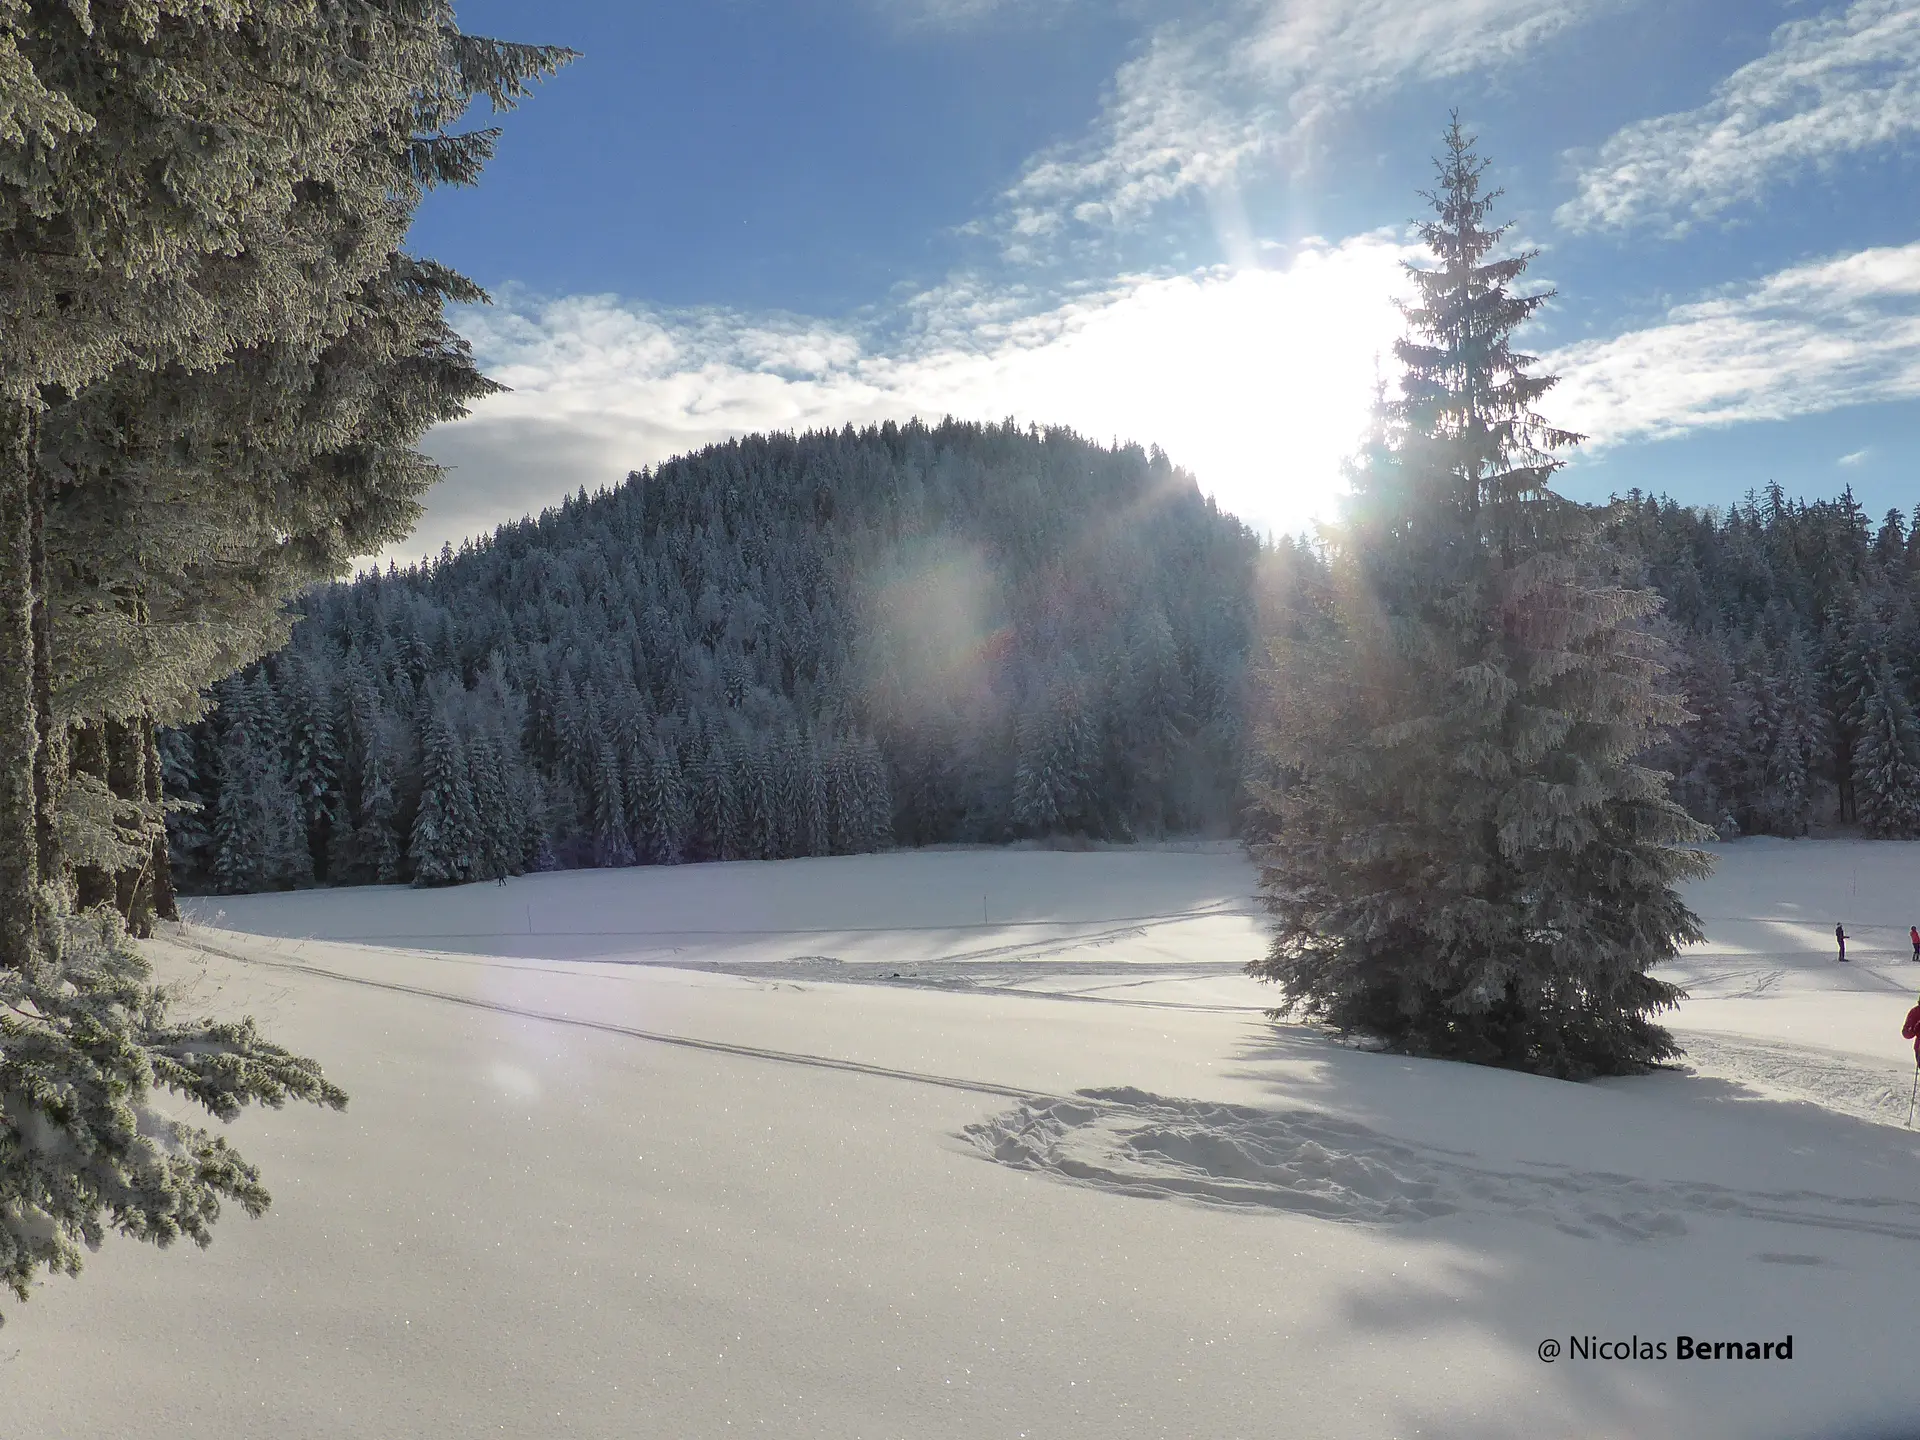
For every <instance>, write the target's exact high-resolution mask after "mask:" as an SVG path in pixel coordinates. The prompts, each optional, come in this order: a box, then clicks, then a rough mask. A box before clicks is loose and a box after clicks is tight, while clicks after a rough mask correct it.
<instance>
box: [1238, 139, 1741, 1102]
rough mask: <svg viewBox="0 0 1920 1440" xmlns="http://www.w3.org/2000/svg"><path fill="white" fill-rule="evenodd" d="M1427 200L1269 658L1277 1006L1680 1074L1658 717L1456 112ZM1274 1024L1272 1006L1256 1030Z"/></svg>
mask: <svg viewBox="0 0 1920 1440" xmlns="http://www.w3.org/2000/svg"><path fill="white" fill-rule="evenodd" d="M1445 144H1446V148H1445V153H1444V155H1443V156H1442V157H1441V158H1440V159H1439V160H1438V161H1437V162H1436V163H1437V168H1438V172H1439V185H1438V187H1437V189H1436V190H1435V191H1434V192H1433V193H1431V194H1429V195H1427V196H1426V198H1427V199H1428V200H1429V201H1430V203H1431V205H1432V207H1433V210H1434V212H1435V218H1434V219H1431V220H1429V221H1427V222H1426V223H1425V224H1424V225H1423V226H1422V227H1421V235H1422V238H1423V240H1424V241H1425V243H1426V245H1427V246H1428V248H1429V250H1430V251H1431V253H1432V255H1433V257H1434V260H1435V264H1434V265H1432V266H1431V267H1429V268H1421V267H1417V266H1411V265H1410V266H1409V270H1410V274H1411V278H1412V280H1413V283H1414V285H1415V288H1416V292H1417V299H1416V300H1415V302H1414V303H1413V304H1412V305H1410V306H1409V307H1408V309H1407V311H1406V315H1407V321H1408V328H1409V331H1410V335H1409V337H1408V338H1407V339H1404V340H1402V341H1401V342H1400V343H1399V344H1398V345H1397V346H1396V354H1397V356H1398V357H1399V360H1400V362H1401V364H1402V366H1403V369H1404V374H1403V378H1402V380H1401V398H1400V399H1399V400H1397V401H1393V402H1391V403H1389V404H1388V405H1386V406H1385V407H1384V409H1383V413H1382V414H1381V416H1380V417H1379V421H1378V425H1379V429H1380V431H1381V434H1382V439H1383V441H1384V443H1383V444H1380V445H1376V446H1374V447H1370V450H1369V451H1368V452H1366V454H1365V455H1364V456H1363V460H1362V462H1361V463H1359V464H1357V465H1356V467H1355V470H1354V473H1353V487H1354V495H1353V499H1352V500H1351V502H1350V504H1349V509H1348V513H1347V516H1346V518H1345V520H1344V522H1343V523H1342V524H1341V525H1340V526H1339V527H1338V528H1337V529H1335V530H1333V531H1331V532H1330V534H1329V537H1328V538H1329V543H1330V557H1329V561H1330V569H1331V573H1330V595H1331V603H1330V605H1329V607H1328V610H1327V611H1326V613H1324V614H1322V615H1318V616H1311V615H1310V616H1305V617H1300V619H1299V621H1298V623H1297V624H1296V625H1294V626H1293V627H1291V629H1290V630H1287V631H1283V632H1282V633H1280V634H1278V635H1272V636H1270V637H1269V649H1270V653H1271V657H1272V659H1271V666H1270V672H1269V674H1268V675H1267V676H1266V677H1265V689H1264V693H1265V694H1267V695H1268V696H1269V697H1271V698H1270V699H1269V701H1268V706H1267V708H1266V709H1264V710H1263V712H1262V713H1261V715H1260V717H1259V721H1260V726H1259V728H1260V731H1261V740H1260V743H1262V744H1263V745H1264V747H1265V748H1266V749H1267V750H1268V752H1269V758H1270V763H1271V764H1272V765H1273V767H1274V769H1275V771H1276V772H1277V773H1279V774H1282V775H1284V776H1285V777H1286V783H1285V785H1284V787H1283V788H1282V789H1280V790H1278V791H1274V790H1269V791H1268V793H1267V794H1266V795H1265V796H1264V797H1263V799H1262V802H1261V803H1263V804H1264V805H1266V806H1267V807H1268V810H1269V814H1268V816H1267V820H1268V823H1269V824H1270V827H1271V830H1272V833H1273V837H1274V838H1273V839H1272V840H1271V841H1270V842H1269V843H1267V844H1265V845H1263V846H1261V847H1260V849H1259V851H1258V855H1259V860H1260V864H1261V871H1262V874H1261V881H1262V888H1263V891H1264V894H1265V898H1266V902H1267V905H1268V908H1269V910H1270V912H1271V913H1272V915H1273V917H1274V921H1275V925H1274V938H1273V943H1272V948H1271V950H1270V952H1269V954H1268V956H1267V957H1266V958H1265V959H1264V960H1261V961H1258V962H1255V964H1253V965H1252V966H1251V967H1249V968H1250V970H1251V972H1252V973H1253V974H1255V975H1256V976H1258V977H1259V978H1262V979H1266V980H1271V981H1273V982H1275V983H1276V984H1277V985H1278V986H1279V987H1280V990H1281V993H1282V996H1283V997H1284V1005H1283V1007H1282V1009H1283V1010H1286V1009H1293V1010H1297V1011H1299V1012H1302V1013H1304V1014H1306V1015H1308V1016H1312V1017H1318V1018H1321V1019H1324V1020H1327V1021H1329V1022H1331V1023H1333V1024H1335V1025H1336V1026H1339V1027H1341V1028H1345V1029H1363V1030H1367V1031H1371V1032H1374V1033H1377V1034H1379V1035H1382V1036H1384V1037H1386V1038H1387V1039H1388V1040H1389V1042H1390V1043H1392V1044H1394V1045H1396V1046H1398V1047H1400V1048H1402V1049H1405V1050H1409V1051H1414V1052H1420V1053H1427V1054H1433V1055H1438V1056H1446V1057H1453V1058H1459V1059H1464V1060H1471V1061H1477V1062H1481V1063H1491V1064H1501V1065H1508V1066H1513V1067H1517V1068H1523V1069H1529V1070H1535V1071H1539V1072H1541V1073H1546V1074H1554V1075H1562V1076H1570V1077H1578V1076H1586V1075H1592V1074H1596V1073H1618V1072H1626V1071H1633V1070H1636V1069H1640V1068H1643V1067H1645V1066H1647V1065H1649V1064H1652V1063H1654V1062H1657V1061H1659V1060H1661V1059H1663V1058H1665V1057H1667V1056H1669V1055H1672V1054H1673V1053H1675V1051H1674V1045H1673V1042H1672V1040H1671V1038H1670V1037H1669V1036H1668V1035H1667V1034H1666V1032H1665V1031H1664V1030H1662V1029H1661V1028H1660V1027H1659V1026H1658V1025H1657V1024H1655V1023H1654V1021H1653V1018H1652V1017H1653V1016H1654V1015H1656V1014H1657V1013H1658V1012H1659V1011H1661V1010H1662V1009H1665V1008H1667V1007H1670V1006H1671V1005H1672V1004H1673V1003H1674V1002H1675V999H1676V998H1677V995H1678V992H1677V991H1676V990H1675V988H1674V987H1673V986H1671V985H1668V984H1666V983H1665V982H1663V981H1660V980H1656V979H1655V978H1653V977H1652V976H1651V975H1650V974H1649V973H1648V972H1649V970H1650V969H1651V967H1653V966H1654V965H1656V964H1658V963H1660V962H1662V961H1664V960H1667V959H1669V958H1671V957H1672V955H1673V954H1674V953H1675V951H1676V949H1677V948H1678V947H1679V946H1680V945H1682V944H1685V943H1687V942H1689V941H1691V940H1694V939H1697V938H1698V937H1699V934H1700V929H1699V924H1698V921H1697V920H1696V919H1695V917H1694V916H1693V914H1692V913H1691V912H1690V911H1689V910H1688V909H1687V908H1686V906H1685V904H1684V903H1683V902H1682V900H1681V898H1680V896H1679V895H1678V893H1677V892H1676V890H1675V888H1674V887H1675V884H1676V882H1678V881H1680V880H1682V879H1686V878H1689V877H1692V876H1696V875H1700V874H1703V873H1705V870H1706V868H1707V861H1706V859H1705V857H1704V856H1703V855H1702V854H1701V852H1699V851H1696V850H1693V849H1690V848H1688V847H1689V845H1690V844H1691V843H1693V842H1695V841H1697V840H1698V839H1700V838H1701V837H1702V834H1703V832H1702V831H1701V829H1700V828H1699V827H1698V826H1697V825H1696V824H1695V823H1694V822H1692V821H1690V820H1689V819H1688V818H1687V817H1686V815H1685V813H1684V812H1683V811H1682V810H1681V809H1680V807H1679V806H1678V805H1676V804H1675V803H1674V802H1673V801H1672V799H1671V798H1669V796H1668V795H1667V790H1666V783H1667V782H1666V778H1665V777H1664V776H1662V775H1660V774H1658V773H1656V772H1653V771H1650V770H1648V769H1646V768H1644V767H1642V766H1640V765H1638V764H1636V763H1635V757H1636V756H1638V755H1640V754H1641V753H1643V752H1644V751H1645V750H1646V749H1647V748H1648V746H1649V743H1650V742H1651V740H1652V739H1653V738H1654V736H1655V735H1656V733H1657V732H1658V731H1659V729H1661V728H1662V727H1663V726H1667V725H1671V724H1673V723H1675V722H1677V721H1678V720H1679V719H1680V718H1681V717H1682V714H1683V712H1682V711H1681V710H1680V708H1679V706H1678V703H1677V702H1676V701H1674V700H1673V699H1671V698H1670V697H1668V696H1666V695H1664V694H1663V693H1662V691H1661V688H1660V685H1659V681H1658V675H1659V664H1658V661H1659V656H1658V649H1657V646H1656V644H1655V643H1654V641H1653V638H1652V636H1651V634H1650V633H1649V631H1648V630H1647V628H1646V626H1645V624H1644V623H1643V622H1644V621H1645V620H1646V618H1647V617H1648V616H1650V615H1651V614H1652V613H1653V612H1654V610H1655V609H1656V607H1657V604H1658V601H1657V597H1655V596H1654V595H1653V594H1652V593H1651V592H1648V591H1644V590H1635V589H1632V588H1629V587H1628V586H1626V585H1624V584H1621V583H1619V581H1618V578H1617V575H1616V573H1615V572H1616V566H1615V564H1614V562H1613V561H1612V560H1611V558H1610V556H1609V555H1608V553H1607V552H1606V550H1605V548H1604V545H1603V544H1602V540H1601V526H1600V524H1599V523H1598V519H1597V517H1595V516H1593V515H1591V514H1590V513H1588V512H1587V511H1585V510H1584V509H1583V508H1582V507H1578V506H1575V505H1573V504H1572V503H1570V502H1568V501H1566V500H1564V499H1562V498H1561V497H1559V496H1558V495H1556V494H1555V493H1554V492H1553V491H1552V489H1551V488H1550V485H1549V481H1550V479H1551V476H1552V474H1553V472H1554V470H1555V469H1556V468H1558V465H1559V464H1560V462H1559V461H1558V460H1557V459H1556V458H1555V456H1554V454H1553V452H1554V451H1556V450H1558V449H1561V448H1563V447H1565V446H1567V445H1569V444H1571V443H1573V442H1574V441H1575V440H1577V438H1578V437H1576V436H1574V435H1571V434H1569V433H1567V432H1565V431H1562V430H1558V429H1556V428H1554V427H1552V426H1550V425H1548V424H1546V423H1545V422H1544V421H1543V420H1541V419H1540V418H1539V417H1538V415H1537V414H1536V413H1535V412H1534V409H1533V405H1534V402H1535V401H1536V400H1537V399H1538V398H1539V397H1540V396H1541V395H1542V394H1543V393H1544V392H1545V391H1546V390H1547V389H1548V388H1549V387H1550V386H1551V385H1552V383H1553V380H1552V377H1548V376H1535V375H1532V374H1530V373H1529V371H1530V367H1531V366H1532V364H1533V363H1534V362H1533V359H1532V357H1530V356H1526V355H1523V354H1520V353H1518V352H1516V351H1515V350H1514V349H1513V348H1512V346H1511V344H1510V337H1511V336H1512V333H1513V331H1514V330H1515V329H1516V328H1517V327H1518V326H1520V325H1521V324H1522V323H1523V322H1525V321H1526V319H1527V318H1528V317H1529V316H1531V315H1532V314H1533V313H1534V312H1535V311H1537V310H1538V309H1539V307H1540V306H1541V305H1543V304H1545V303H1546V301H1547V299H1548V298H1549V294H1550V292H1548V293H1537V294H1533V295H1521V294H1516V293H1515V292H1514V290H1513V289H1512V288H1511V287H1512V285H1513V282H1514V281H1515V280H1516V279H1518V277H1519V276H1520V275H1521V273H1522V272H1523V271H1524V269H1525V268H1526V265H1527V262H1528V261H1529V260H1530V259H1531V258H1532V257H1531V256H1530V255H1528V254H1518V255H1512V256H1508V257H1506V258H1501V259H1495V258H1491V257H1492V254H1493V252H1494V250H1495V249H1496V247H1497V246H1498V245H1499V243H1500V240H1501V237H1502V235H1503V234H1504V227H1496V228H1488V227H1487V225H1486V223H1485V221H1486V216H1487V214H1488V211H1489V208H1490V206H1491V204H1492V202H1493V200H1494V199H1495V198H1496V197H1497V193H1498V192H1493V193H1483V191H1482V188H1481V177H1482V174H1483V171H1484V169H1485V165H1484V162H1483V161H1481V160H1480V159H1479V158H1477V157H1476V155H1475V154H1474V152H1473V149H1472V142H1471V141H1470V140H1469V139H1468V138H1467V137H1466V136H1465V135H1463V134H1462V133H1461V130H1460V127H1459V124H1458V121H1457V119H1456V121H1455V122H1454V123H1453V124H1452V125H1451V126H1450V127H1449V129H1448V131H1447V133H1446V138H1445ZM1276 1013H1280V1012H1276Z"/></svg>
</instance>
